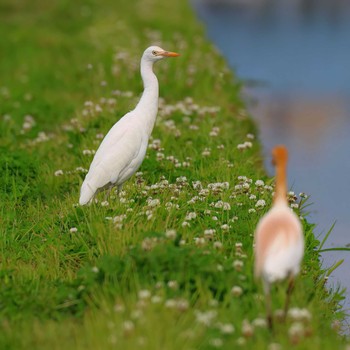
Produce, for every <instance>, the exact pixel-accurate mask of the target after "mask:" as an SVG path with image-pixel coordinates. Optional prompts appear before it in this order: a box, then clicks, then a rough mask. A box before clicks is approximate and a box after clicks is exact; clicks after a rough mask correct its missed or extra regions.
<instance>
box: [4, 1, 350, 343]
mask: <svg viewBox="0 0 350 350" xmlns="http://www.w3.org/2000/svg"><path fill="white" fill-rule="evenodd" d="M0 31H1V33H2V35H1V40H0V52H1V53H2V54H1V55H0V76H1V83H0V84H1V86H0V116H1V120H0V150H1V152H0V177H1V183H0V196H1V203H0V209H1V212H0V223H1V226H0V234H1V239H0V249H1V260H0V264H1V265H0V266H1V271H0V281H1V282H0V320H1V321H0V327H1V337H0V348H3V349H48V348H52V349H62V348H65V349H112V348H117V349H139V348H144V349H211V348H216V347H220V348H223V349H232V348H236V347H242V348H246V349H252V348H254V349H266V348H267V347H268V345H269V344H273V343H278V344H281V345H282V346H283V348H289V347H293V348H298V349H338V348H339V349H341V348H343V347H344V346H345V344H346V339H344V338H342V337H341V336H339V335H338V333H337V329H336V327H335V325H337V323H339V321H341V320H342V318H343V312H342V311H341V310H340V307H339V302H340V301H341V300H342V293H341V291H340V290H339V289H337V288H333V289H328V290H326V289H325V287H324V284H325V282H324V276H326V274H327V271H323V270H322V269H321V267H320V256H319V252H318V247H319V242H318V241H317V240H316V239H315V237H314V235H313V232H312V230H313V225H311V224H309V223H307V221H306V220H304V228H305V237H306V256H305V259H304V262H303V267H302V273H301V275H300V277H299V278H298V280H297V288H296V290H295V293H294V294H293V297H292V307H294V308H306V309H307V310H308V311H309V312H310V314H311V315H312V319H311V320H306V319H304V320H301V321H299V322H300V324H299V326H301V329H302V331H301V333H303V334H302V335H299V333H298V332H296V334H294V336H291V332H293V329H295V327H299V326H298V325H297V326H296V325H295V322H296V321H295V320H293V319H288V320H287V323H285V324H284V323H278V326H277V329H276V332H275V334H274V335H271V334H270V333H269V332H268V331H267V329H266V328H264V327H261V326H259V322H260V320H261V318H263V317H264V300H263V296H262V288H261V286H260V284H257V283H256V281H254V279H253V276H252V269H253V255H252V241H253V232H254V228H255V226H256V224H257V221H258V220H259V218H260V217H261V215H262V214H263V213H264V212H266V210H267V209H268V207H269V206H270V204H271V192H272V190H273V187H269V186H273V181H272V179H269V178H267V177H266V175H265V172H264V169H263V167H262V159H261V154H260V145H259V141H258V139H257V130H256V128H255V126H254V124H253V123H252V121H251V120H250V118H249V117H248V116H247V113H246V112H245V109H244V105H243V104H242V101H241V99H240V86H241V83H240V82H239V80H238V79H237V78H236V77H235V76H233V75H232V73H231V72H230V71H229V70H228V68H227V66H226V64H225V62H224V60H223V59H222V57H221V56H220V55H219V54H218V53H217V52H216V51H215V49H214V48H213V47H212V46H211V45H210V44H209V43H208V42H207V40H206V39H205V38H204V34H203V28H201V26H200V25H199V24H198V22H197V21H196V19H195V17H194V15H193V13H192V11H191V9H190V7H189V4H188V3H187V2H186V1H173V2H163V1H160V0H157V1H154V0H153V1H151V0H144V1H125V0H118V1H111V0H104V1H97V0H89V1H84V2H83V1H75V2H72V1H58V0H55V1H50V2H47V1H42V0H36V1H31V2H30V3H29V2H28V4H27V3H26V2H24V1H18V0H17V1H10V0H3V1H2V2H1V4H0ZM150 44H161V46H162V47H164V48H166V49H168V50H173V51H178V52H180V53H181V57H179V58H177V59H172V60H167V61H163V62H161V63H158V64H157V66H156V72H157V75H158V78H159V83H160V95H161V97H162V98H163V99H164V100H163V101H161V106H160V112H159V115H158V120H157V124H156V126H155V129H154V132H153V140H151V142H150V148H149V149H148V152H147V158H146V159H145V161H144V163H143V164H142V166H141V168H140V171H141V172H142V174H138V176H134V177H133V178H132V179H130V180H129V181H128V182H127V183H126V184H125V186H124V192H123V193H122V197H121V199H120V200H119V199H117V198H116V197H115V196H112V197H111V198H109V199H108V201H109V205H108V206H103V205H101V202H103V201H104V197H103V195H102V194H101V195H99V196H98V198H97V199H98V202H97V203H95V204H93V205H91V206H87V207H78V206H77V205H76V203H77V202H78V197H79V188H80V185H81V182H82V179H83V178H84V176H85V172H84V169H86V168H88V166H89V164H90V162H91V159H92V155H89V154H86V153H89V152H86V150H93V149H96V148H97V147H98V144H99V143H100V141H101V139H100V137H101V136H100V134H105V133H106V132H107V131H108V130H109V128H110V127H111V126H112V125H113V123H115V122H116V121H117V120H118V119H119V118H120V117H121V116H122V115H123V114H125V113H126V112H127V111H129V110H130V109H132V108H133V106H134V105H135V103H136V102H137V99H138V96H139V95H140V93H141V92H142V83H141V79H140V76H139V73H138V63H139V59H140V55H141V53H142V51H143V50H144V48H146V47H147V46H149V45H150ZM118 91H119V92H118ZM120 91H121V93H120ZM130 92H131V93H130ZM87 101H91V102H89V103H86V102H87ZM97 105H99V106H100V107H101V111H98V110H99V108H98V107H97V110H96V106H97ZM216 107H220V108H219V109H218V108H216ZM28 115H29V116H32V118H28V117H27V119H25V118H26V116H28ZM25 120H26V121H27V124H25V125H24V122H25ZM33 120H34V122H33ZM215 128H219V129H215ZM213 130H214V132H213V133H212V134H211V135H210V133H211V132H212V131H213ZM216 134H217V135H216ZM247 134H252V135H255V136H256V137H255V139H254V140H252V139H251V138H249V137H247ZM157 140H160V143H159V141H157ZM246 141H249V142H252V147H251V148H247V149H245V150H239V149H238V148H237V145H238V144H242V143H244V142H246ZM206 149H208V150H209V151H208V150H207V151H206ZM84 150H85V152H84ZM204 151H205V152H204ZM203 152H204V155H203ZM58 170H62V172H63V175H60V176H55V172H56V171H58ZM258 179H261V180H264V181H265V183H266V185H267V187H266V188H265V187H259V186H257V185H255V181H256V180H258ZM197 181H200V182H201V184H198V183H196V182H197ZM217 182H219V183H224V182H227V183H228V184H229V186H227V185H224V186H222V187H218V186H214V188H213V185H211V184H213V183H217ZM237 185H244V186H243V188H242V187H241V186H238V187H235V186H237ZM251 195H254V196H256V198H255V199H254V197H251ZM258 199H264V200H265V201H266V204H267V205H266V207H264V208H262V209H257V208H255V203H256V202H257V200H258ZM220 201H222V202H224V203H229V206H227V207H226V208H223V207H222V206H223V204H222V202H220ZM297 201H299V199H298V200H297ZM225 205H226V204H225ZM249 209H256V211H255V212H250V211H249ZM296 210H297V212H299V209H296ZM190 213H195V215H194V214H190ZM299 214H300V212H299ZM123 215H124V216H123ZM300 215H301V214H300ZM188 216H189V217H188ZM186 217H187V219H186ZM184 222H185V224H184ZM186 223H187V224H186ZM71 228H77V232H71V231H70V230H71ZM210 229H212V230H215V231H206V230H210ZM167 230H168V232H169V230H175V232H176V233H168V234H167V235H166V231H167ZM240 244H242V247H240ZM237 261H238V262H237ZM234 286H236V287H239V288H235V289H234V291H236V293H232V288H233V287H234ZM284 288H285V286H279V287H276V289H275V290H274V293H273V303H274V308H275V309H279V308H281V307H282V305H283V301H284ZM140 291H141V293H140ZM234 294H235V295H234ZM238 294H240V295H238ZM260 323H261V322H260ZM252 324H254V325H255V326H251V325H252ZM242 327H243V329H242ZM252 327H253V328H252ZM293 327H294V328H293ZM299 329H300V327H299ZM272 348H273V347H271V349H272Z"/></svg>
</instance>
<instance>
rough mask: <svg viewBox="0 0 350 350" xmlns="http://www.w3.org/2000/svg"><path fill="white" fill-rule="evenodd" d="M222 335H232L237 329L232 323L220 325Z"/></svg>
mask: <svg viewBox="0 0 350 350" xmlns="http://www.w3.org/2000/svg"><path fill="white" fill-rule="evenodd" d="M219 328H220V331H221V333H222V334H232V333H233V332H234V331H235V327H234V326H233V325H232V324H231V323H224V324H220V325H219Z"/></svg>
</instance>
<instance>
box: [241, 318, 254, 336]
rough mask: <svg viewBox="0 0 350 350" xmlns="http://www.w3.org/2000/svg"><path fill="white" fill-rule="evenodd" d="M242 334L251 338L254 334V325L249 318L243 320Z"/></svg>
mask: <svg viewBox="0 0 350 350" xmlns="http://www.w3.org/2000/svg"><path fill="white" fill-rule="evenodd" d="M242 334H243V336H244V337H246V338H250V337H251V336H253V334H254V327H253V326H252V325H251V324H250V323H249V321H248V320H243V323H242Z"/></svg>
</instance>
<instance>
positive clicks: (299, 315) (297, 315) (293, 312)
mask: <svg viewBox="0 0 350 350" xmlns="http://www.w3.org/2000/svg"><path fill="white" fill-rule="evenodd" d="M288 317H289V318H290V319H292V320H293V321H303V320H305V321H310V320H311V318H312V315H311V313H310V312H309V311H308V310H307V309H299V308H297V307H293V308H290V309H289V310H288Z"/></svg>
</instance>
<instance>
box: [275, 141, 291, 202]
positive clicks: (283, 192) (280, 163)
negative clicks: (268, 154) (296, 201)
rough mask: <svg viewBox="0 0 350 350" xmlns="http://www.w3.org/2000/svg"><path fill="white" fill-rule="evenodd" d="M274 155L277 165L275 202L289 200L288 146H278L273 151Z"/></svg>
mask: <svg viewBox="0 0 350 350" xmlns="http://www.w3.org/2000/svg"><path fill="white" fill-rule="evenodd" d="M272 155H273V162H274V164H275V167H276V188H275V195H274V202H275V203H276V202H287V162H288V151H287V148H286V147H284V146H276V147H275V148H274V149H273V151H272Z"/></svg>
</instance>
